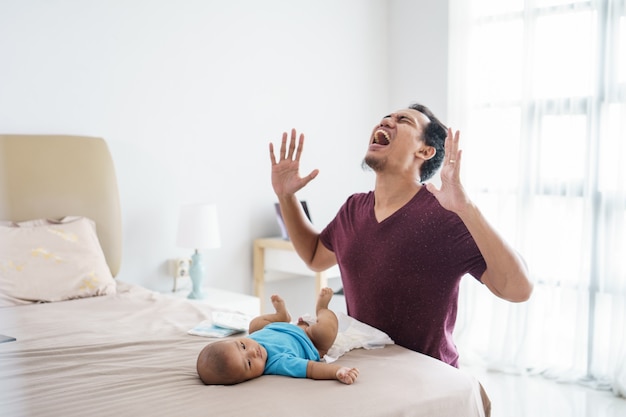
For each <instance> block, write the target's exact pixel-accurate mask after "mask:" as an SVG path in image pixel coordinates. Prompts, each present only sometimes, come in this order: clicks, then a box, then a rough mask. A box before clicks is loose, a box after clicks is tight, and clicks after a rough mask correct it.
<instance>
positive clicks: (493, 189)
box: [449, 0, 626, 379]
mask: <svg viewBox="0 0 626 417" xmlns="http://www.w3.org/2000/svg"><path fill="white" fill-rule="evenodd" d="M450 7H451V11H452V20H451V23H450V30H451V32H450V39H451V47H450V53H451V55H450V62H451V70H450V80H451V81H450V82H451V85H450V91H451V93H450V94H451V95H450V98H449V102H450V103H451V106H450V109H451V111H450V113H451V119H452V120H456V123H457V124H458V126H452V127H453V128H460V129H461V131H462V135H461V146H462V147H463V149H465V158H464V164H465V166H464V167H463V181H464V183H465V185H466V188H468V190H470V193H471V194H472V196H473V198H474V200H476V201H477V203H478V205H479V206H480V207H481V209H482V210H483V212H485V214H486V216H487V217H488V219H489V220H490V221H492V223H494V224H495V225H496V227H497V228H498V230H500V231H501V232H502V233H503V234H504V235H505V237H506V238H507V240H509V242H511V243H512V244H513V245H514V246H515V247H516V248H518V249H519V250H520V252H521V253H523V255H524V257H525V259H526V261H527V262H528V264H529V266H530V270H531V273H532V275H533V277H534V279H535V280H536V282H537V283H538V284H539V285H538V286H537V289H536V291H535V296H533V299H532V300H531V302H530V303H529V305H528V306H526V307H519V306H518V307H511V308H517V309H518V313H519V310H524V309H528V310H527V311H526V310H524V313H523V314H525V317H526V318H527V320H526V321H524V323H525V324H524V326H527V327H526V329H527V331H526V332H525V333H524V336H523V338H524V340H520V343H521V344H522V346H521V347H520V351H519V355H517V356H516V359H515V361H516V364H515V365H516V366H519V367H523V368H526V369H529V368H537V367H543V368H544V369H547V368H551V367H553V368H559V369H563V368H567V370H568V372H577V373H579V374H580V375H585V376H589V375H593V376H594V378H596V379H601V378H603V377H605V376H606V375H604V374H603V372H605V371H606V370H607V369H609V368H610V366H608V363H609V361H613V364H614V363H615V361H616V360H621V361H623V362H624V363H626V358H624V357H623V354H622V356H621V357H620V358H619V359H618V358H617V357H616V355H618V354H617V353H615V352H614V351H611V349H610V346H611V344H615V343H617V345H618V346H626V335H625V334H624V331H623V330H620V331H617V333H618V334H617V335H610V334H611V333H612V332H614V329H615V328H619V329H625V328H626V262H625V261H624V256H626V35H625V33H626V0H592V1H589V0H587V1H576V0H466V1H462V0H452V1H451V6H450ZM453 123H454V122H453ZM468 302H474V303H476V301H475V300H474V301H471V300H469V301H468ZM541 303H544V304H545V305H540V304H541ZM479 304H482V303H478V304H475V307H476V308H487V307H484V306H482V307H481V306H480V305H479ZM556 306H558V307H559V308H557V309H555V307H556ZM557 310H558V311H557ZM538 311H542V312H543V315H537V312H538ZM520 314H521V313H520ZM485 317H487V315H485ZM531 317H535V318H536V319H538V320H542V326H543V327H544V328H543V330H541V331H539V330H533V329H531V326H530V325H529V324H528V321H529V320H530V318H531ZM540 317H542V318H543V319H541V318H540ZM535 324H536V323H535ZM466 325H469V324H467V323H466ZM512 325H519V322H516V323H506V324H503V325H502V326H503V331H506V330H504V328H505V327H506V326H512ZM533 332H534V333H533ZM469 333H471V332H468V334H469ZM559 335H560V336H559ZM609 335H610V336H609ZM529 336H530V339H528V338H529ZM520 337H521V336H520ZM464 342H466V343H468V344H470V345H471V344H472V342H471V340H467V339H465V340H464ZM532 342H536V343H540V344H541V343H544V342H545V344H546V345H549V346H552V349H553V351H552V353H547V352H546V351H542V352H537V346H534V347H532V346H530V343H532ZM574 342H576V343H575V345H576V347H572V344H573V343H574ZM459 343H460V342H459ZM525 343H526V346H525V347H524V344H525ZM509 346H510V345H509ZM568 346H569V347H568ZM483 348H484V346H483ZM485 349H486V348H485ZM479 350H480V349H479ZM614 350H615V349H614ZM611 352H613V353H612V354H610V353H611ZM481 354H482V355H483V356H489V355H491V356H492V357H496V356H498V353H494V352H487V351H483V352H481ZM602 355H604V357H602ZM550 357H551V358H553V360H552V363H547V362H546V361H547V358H550ZM500 359H501V357H500ZM548 362H549V361H548Z"/></svg>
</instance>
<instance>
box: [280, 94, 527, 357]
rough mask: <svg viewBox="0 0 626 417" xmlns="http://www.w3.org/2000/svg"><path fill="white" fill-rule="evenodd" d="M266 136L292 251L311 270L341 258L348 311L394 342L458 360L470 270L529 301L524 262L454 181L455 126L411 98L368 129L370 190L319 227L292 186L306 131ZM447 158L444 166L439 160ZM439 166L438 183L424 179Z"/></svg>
mask: <svg viewBox="0 0 626 417" xmlns="http://www.w3.org/2000/svg"><path fill="white" fill-rule="evenodd" d="M287 138H288V135H287V133H284V134H283V136H282V143H281V146H280V152H279V157H278V159H277V158H276V156H275V154H274V147H273V144H271V143H270V159H271V162H272V186H273V188H274V192H275V193H276V195H277V197H278V201H279V203H280V207H281V211H282V215H283V219H284V221H285V226H286V228H287V230H288V233H289V236H290V238H291V241H292V242H293V245H294V248H295V249H296V251H297V253H298V255H299V256H300V257H301V258H302V259H303V260H304V261H305V262H306V264H307V265H308V266H309V268H311V269H312V270H314V271H323V270H325V269H327V268H329V267H331V266H333V265H335V264H338V265H339V269H340V273H341V278H342V283H343V287H344V294H345V297H346V304H347V309H348V314H349V315H350V316H352V317H354V318H356V319H357V320H360V321H362V322H364V323H367V324H369V325H371V326H374V327H376V328H378V329H380V330H382V331H384V332H385V333H387V334H388V335H389V336H390V337H391V338H392V339H393V340H394V341H395V342H396V343H397V344H399V345H401V346H405V347H407V348H409V349H412V350H415V351H417V352H421V353H424V354H427V355H429V356H432V357H434V358H437V359H440V360H442V361H444V362H446V363H448V364H450V365H452V366H458V352H457V350H456V346H455V345H454V342H453V340H452V332H453V330H454V325H455V322H456V313H457V302H458V291H459V283H460V280H461V278H462V277H463V276H464V275H465V274H467V273H469V274H471V275H472V276H474V277H475V278H476V279H479V280H480V282H482V283H483V284H484V285H485V286H486V287H487V288H488V289H489V290H491V292H493V293H494V294H495V295H497V296H498V297H501V298H503V299H505V300H509V301H512V302H521V301H525V300H527V299H528V298H529V297H530V295H531V293H532V289H533V285H532V283H531V281H530V279H529V277H528V272H527V269H526V266H525V264H524V262H523V260H522V259H521V258H520V257H519V256H518V255H517V253H516V252H515V251H514V250H513V249H512V248H511V247H510V246H509V245H508V244H507V243H506V242H505V241H504V240H503V239H502V238H501V237H500V236H499V235H498V233H497V232H496V231H495V230H494V228H493V227H492V226H491V225H489V223H488V222H487V220H486V219H485V218H484V217H483V215H482V214H481V212H480V210H479V209H478V208H477V207H476V206H475V205H474V204H473V203H472V201H471V200H470V198H469V197H468V195H467V194H466V192H465V190H464V189H463V186H462V185H461V182H460V175H459V173H460V165H461V157H462V152H461V150H460V149H459V132H458V131H457V132H455V133H453V132H452V130H451V129H446V127H445V126H444V125H443V124H442V123H441V122H440V121H439V120H438V119H437V118H436V117H435V115H434V114H432V112H431V111H430V110H429V109H428V108H426V107H425V106H422V105H419V104H414V105H412V106H410V107H409V108H407V109H402V110H399V111H397V112H395V113H392V114H390V115H388V116H386V117H384V118H383V119H382V121H381V122H380V123H379V124H377V125H376V126H374V129H373V130H372V134H371V136H370V138H369V146H368V148H367V152H366V154H365V159H364V162H365V164H366V165H367V166H369V167H370V168H371V169H372V170H374V172H375V173H376V183H375V187H374V190H373V191H371V192H369V193H358V194H354V195H352V196H350V197H349V198H348V199H347V201H346V203H345V204H344V205H343V206H342V207H341V209H340V210H339V212H338V213H337V216H336V217H335V218H334V219H333V220H332V221H331V223H330V224H329V225H328V226H326V228H324V230H323V231H322V232H321V233H318V232H317V231H316V230H315V229H314V228H313V226H312V225H311V223H310V222H309V221H308V220H307V219H306V217H305V215H304V213H303V211H302V209H301V205H300V202H299V201H298V198H297V197H296V195H295V194H296V192H297V191H299V190H300V189H302V188H303V187H304V186H306V185H307V184H308V183H309V182H310V181H311V180H313V179H314V178H315V177H316V176H317V174H318V172H319V171H318V170H313V171H312V172H311V173H310V174H309V175H307V176H305V177H301V176H300V173H299V162H300V157H301V154H302V150H303V143H304V135H302V134H301V135H300V136H299V138H298V137H297V134H296V131H295V130H292V131H291V138H290V140H289V143H287ZM442 164H443V166H442ZM439 168H441V188H440V189H437V187H435V186H434V185H433V184H430V183H428V184H424V181H426V180H427V179H428V178H430V177H431V176H432V175H433V173H434V172H435V171H436V170H437V169H439Z"/></svg>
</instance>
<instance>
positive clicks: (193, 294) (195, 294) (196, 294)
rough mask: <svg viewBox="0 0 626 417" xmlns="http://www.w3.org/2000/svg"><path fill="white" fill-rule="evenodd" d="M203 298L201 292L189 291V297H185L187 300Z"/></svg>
mask: <svg viewBox="0 0 626 417" xmlns="http://www.w3.org/2000/svg"><path fill="white" fill-rule="evenodd" d="M204 297H205V295H204V293H203V292H202V291H200V292H195V291H191V292H190V293H189V295H188V296H187V298H189V299H190V300H202V299H203V298H204Z"/></svg>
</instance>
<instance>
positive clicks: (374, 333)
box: [296, 312, 394, 363]
mask: <svg viewBox="0 0 626 417" xmlns="http://www.w3.org/2000/svg"><path fill="white" fill-rule="evenodd" d="M335 314H336V315H337V320H338V322H339V331H338V333H337V339H335V343H333V345H332V347H331V348H330V349H329V350H328V353H327V354H326V355H324V357H323V358H322V360H323V361H325V362H328V363H331V362H334V361H336V360H337V359H339V358H340V357H341V356H342V355H343V354H345V353H346V352H349V351H351V350H352V349H357V348H363V349H379V348H382V347H385V345H391V344H393V343H394V342H393V340H391V338H390V337H389V336H388V335H387V333H385V332H383V331H381V330H378V329H376V328H375V327H372V326H370V325H367V324H365V323H361V322H360V321H358V320H357V319H355V318H353V317H350V316H348V315H346V314H344V313H341V312H339V313H335ZM300 320H302V321H303V322H305V323H308V324H309V326H310V325H312V324H315V323H316V322H317V320H316V318H315V317H313V316H311V315H310V314H305V315H304V316H302V317H300ZM296 324H297V323H296Z"/></svg>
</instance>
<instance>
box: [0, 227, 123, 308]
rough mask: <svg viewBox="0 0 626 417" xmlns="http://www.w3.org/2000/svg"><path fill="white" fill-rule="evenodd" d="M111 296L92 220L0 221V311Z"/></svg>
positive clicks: (111, 282) (112, 289)
mask: <svg viewBox="0 0 626 417" xmlns="http://www.w3.org/2000/svg"><path fill="white" fill-rule="evenodd" d="M115 291H116V288H115V280H114V279H113V277H112V276H111V271H110V270H109V267H108V265H107V263H106V260H105V257H104V253H103V252H102V248H101V247H100V242H99V241H98V236H97V235H96V225H95V223H94V221H93V220H91V219H88V218H86V217H64V218H63V219H61V220H46V219H40V220H31V221H26V222H21V223H13V222H0V307H6V306H10V305H17V304H26V303H32V302H44V301H62V300H69V299H74V298H83V297H91V296H99V295H106V294H114V293H115Z"/></svg>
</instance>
